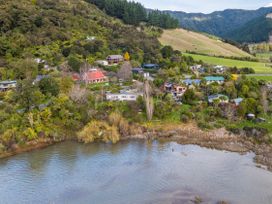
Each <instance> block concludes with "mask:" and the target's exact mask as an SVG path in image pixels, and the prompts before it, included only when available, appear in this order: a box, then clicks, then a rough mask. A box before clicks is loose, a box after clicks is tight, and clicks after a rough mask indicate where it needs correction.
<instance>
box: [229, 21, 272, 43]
mask: <svg viewBox="0 0 272 204" xmlns="http://www.w3.org/2000/svg"><path fill="white" fill-rule="evenodd" d="M271 31H272V19H271V18H266V17H265V16H264V17H259V18H255V19H253V20H252V21H250V22H248V23H246V24H245V25H244V26H242V27H240V28H238V29H237V30H234V31H232V32H230V33H228V34H227V37H228V38H231V39H233V40H235V41H237V42H263V41H267V40H268V37H269V33H271Z"/></svg>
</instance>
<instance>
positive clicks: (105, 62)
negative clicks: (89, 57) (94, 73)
mask: <svg viewBox="0 0 272 204" xmlns="http://www.w3.org/2000/svg"><path fill="white" fill-rule="evenodd" d="M95 63H96V64H98V65H102V66H108V65H109V63H108V61H106V60H97V61H95Z"/></svg>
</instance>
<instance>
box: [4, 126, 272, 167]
mask: <svg viewBox="0 0 272 204" xmlns="http://www.w3.org/2000/svg"><path fill="white" fill-rule="evenodd" d="M174 126H175V128H174V127H173V124H172V125H168V124H164V125H157V126H154V127H152V128H149V129H148V131H146V132H144V133H142V134H138V135H130V136H126V137H122V138H121V139H120V140H121V141H124V140H159V141H165V142H177V143H179V144H182V145H198V146H200V147H205V148H209V149H216V150H221V151H229V152H236V153H240V154H245V153H247V152H253V153H254V154H255V157H254V161H255V163H256V164H260V165H264V166H266V167H267V170H269V171H272V145H270V144H266V143H261V144H257V142H256V141H254V140H253V139H251V138H249V137H247V136H245V135H243V134H239V135H236V134H233V133H231V132H229V131H227V130H226V129H225V128H220V129H214V130H210V131H204V130H201V129H200V128H198V127H197V126H196V125H195V124H192V123H191V124H181V125H174ZM71 140H72V141H76V142H78V141H77V140H75V139H73V138H71V137H66V138H63V139H62V140H58V141H55V140H53V139H50V138H42V139H38V140H35V141H31V142H28V143H26V144H24V145H23V146H16V148H14V149H13V150H10V151H7V152H3V153H1V154H0V159H4V158H7V157H11V156H14V155H17V154H20V153H24V152H30V151H34V150H39V149H43V148H46V147H48V146H50V145H53V144H57V143H60V142H64V141H71Z"/></svg>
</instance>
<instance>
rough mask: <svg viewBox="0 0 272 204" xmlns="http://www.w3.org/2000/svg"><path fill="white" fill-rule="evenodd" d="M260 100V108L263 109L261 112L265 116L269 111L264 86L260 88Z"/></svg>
mask: <svg viewBox="0 0 272 204" xmlns="http://www.w3.org/2000/svg"><path fill="white" fill-rule="evenodd" d="M260 92H261V98H260V101H261V104H262V107H263V111H264V113H265V114H267V112H268V110H269V102H268V99H267V95H268V94H267V87H266V86H262V87H261V90H260Z"/></svg>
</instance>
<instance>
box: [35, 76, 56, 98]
mask: <svg viewBox="0 0 272 204" xmlns="http://www.w3.org/2000/svg"><path fill="white" fill-rule="evenodd" d="M38 86H39V88H40V90H41V92H42V93H43V94H44V95H50V96H57V95H58V94H59V92H60V87H59V84H58V82H57V81H56V79H54V78H52V77H46V78H43V79H42V80H41V81H40V82H39V84H38Z"/></svg>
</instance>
